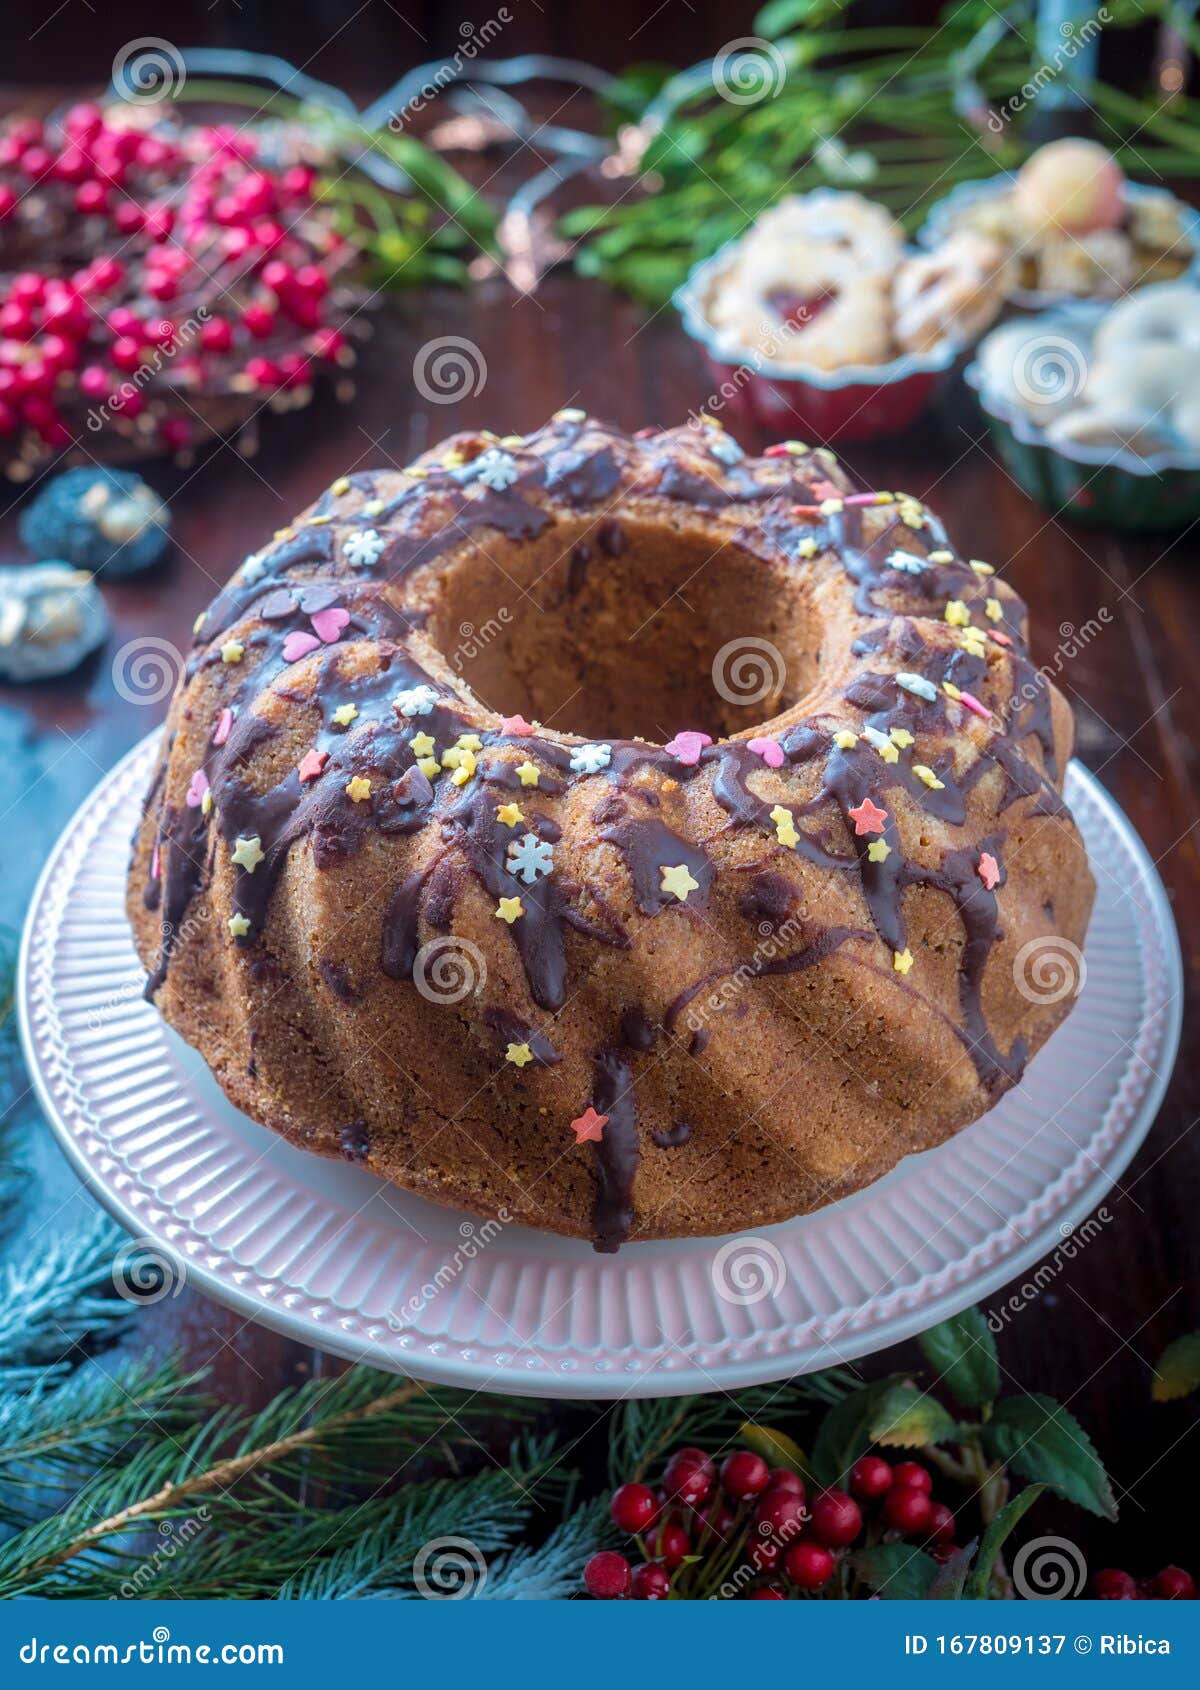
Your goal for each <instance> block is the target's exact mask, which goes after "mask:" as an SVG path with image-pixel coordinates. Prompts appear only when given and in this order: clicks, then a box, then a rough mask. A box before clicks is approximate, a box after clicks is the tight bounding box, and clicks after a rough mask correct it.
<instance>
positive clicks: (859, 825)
mask: <svg viewBox="0 0 1200 1690" xmlns="http://www.w3.org/2000/svg"><path fill="white" fill-rule="evenodd" d="M846 814H847V815H848V816H849V817H850V820H851V821H852V822H853V823H854V831H855V833H857V834H859V835H862V834H864V833H882V832H883V824H884V823H885V822H886V821H887V811H886V810H881V809H880V808H879V805H878V804H872V802H871V800H870V799H869V798H864V799H863V801H862V803H861V804H857V805H855V807H854V808H853V809H852V810H847V812H846Z"/></svg>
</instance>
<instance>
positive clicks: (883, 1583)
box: [851, 1543, 938, 1602]
mask: <svg viewBox="0 0 1200 1690" xmlns="http://www.w3.org/2000/svg"><path fill="white" fill-rule="evenodd" d="M851 1565H852V1566H853V1568H854V1571H855V1572H856V1573H857V1574H858V1576H859V1578H860V1579H862V1581H863V1583H864V1584H865V1585H868V1586H869V1587H870V1588H871V1589H872V1590H873V1591H874V1592H875V1593H876V1595H877V1596H881V1597H883V1598H884V1600H885V1601H888V1602H911V1601H912V1600H913V1599H914V1598H918V1597H922V1596H924V1595H925V1594H926V1592H927V1591H928V1590H929V1587H930V1585H931V1584H932V1583H933V1581H934V1579H935V1578H936V1577H937V1571H938V1566H937V1562H936V1561H935V1560H934V1559H933V1557H932V1556H930V1555H926V1553H925V1551H924V1550H923V1549H914V1548H913V1547H912V1545H911V1544H909V1543H876V1544H873V1545H872V1547H871V1548H870V1549H860V1550H859V1551H858V1553H857V1555H854V1556H852V1557H851Z"/></svg>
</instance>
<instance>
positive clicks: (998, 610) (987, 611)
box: [983, 599, 1004, 622]
mask: <svg viewBox="0 0 1200 1690" xmlns="http://www.w3.org/2000/svg"><path fill="white" fill-rule="evenodd" d="M983 614H984V615H985V616H986V617H987V619H988V621H989V622H1003V620H1004V606H1003V605H1002V604H1001V603H1000V600H999V599H988V601H987V603H986V604H985V605H984V607H983Z"/></svg>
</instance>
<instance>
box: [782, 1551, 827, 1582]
mask: <svg viewBox="0 0 1200 1690" xmlns="http://www.w3.org/2000/svg"><path fill="white" fill-rule="evenodd" d="M833 1568H834V1560H833V1556H832V1555H831V1554H830V1553H829V1551H828V1549H826V1548H825V1546H824V1545H823V1544H820V1543H794V1544H793V1545H792V1547H791V1548H790V1549H789V1550H788V1552H787V1554H786V1555H785V1556H784V1558H783V1570H784V1572H785V1573H786V1574H787V1576H788V1577H789V1578H790V1579H791V1581H792V1583H793V1584H794V1585H795V1586H796V1589H797V1590H820V1588H821V1586H822V1585H823V1584H828V1583H829V1580H830V1579H831V1578H832V1577H833Z"/></svg>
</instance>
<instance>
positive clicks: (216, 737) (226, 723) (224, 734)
mask: <svg viewBox="0 0 1200 1690" xmlns="http://www.w3.org/2000/svg"><path fill="white" fill-rule="evenodd" d="M232 731H233V711H232V710H231V709H230V708H229V707H228V705H226V707H225V709H224V710H222V712H221V714H220V715H219V716H218V717H217V725H216V727H215V728H214V729H213V736H212V742H213V744H214V745H224V743H225V741H226V740H227V739H228V738H229V735H230V733H231V732H232Z"/></svg>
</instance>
